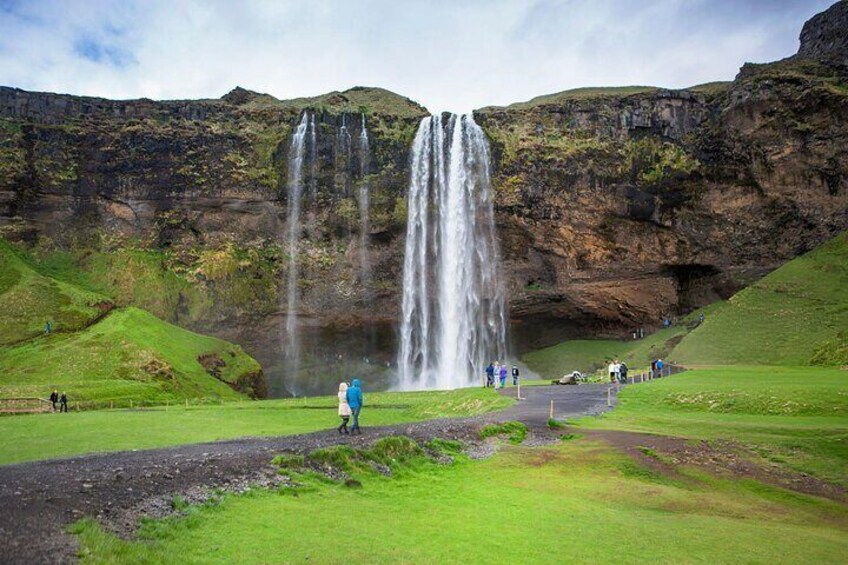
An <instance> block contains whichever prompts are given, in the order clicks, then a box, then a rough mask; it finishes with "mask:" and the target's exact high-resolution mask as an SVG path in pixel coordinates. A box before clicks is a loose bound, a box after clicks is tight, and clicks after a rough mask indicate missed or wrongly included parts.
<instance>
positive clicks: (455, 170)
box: [398, 115, 506, 390]
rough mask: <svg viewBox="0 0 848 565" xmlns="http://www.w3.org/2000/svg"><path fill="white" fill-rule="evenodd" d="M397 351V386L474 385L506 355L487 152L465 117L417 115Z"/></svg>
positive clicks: (480, 135) (479, 131) (482, 139)
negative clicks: (420, 120)
mask: <svg viewBox="0 0 848 565" xmlns="http://www.w3.org/2000/svg"><path fill="white" fill-rule="evenodd" d="M408 214H409V215H408V218H407V228H406V248H405V255H404V268H403V303H402V318H401V329H400V351H399V353H398V375H399V376H398V378H399V382H398V385H399V388H401V389H407V390H408V389H421V388H439V389H448V388H456V387H462V386H468V385H471V384H476V383H479V382H481V379H482V375H483V370H484V367H485V366H486V365H487V364H488V363H489V362H490V361H495V360H500V361H502V362H503V361H505V358H506V312H505V310H506V309H505V300H504V291H503V285H502V283H501V280H500V277H499V270H500V268H501V266H500V252H499V249H498V243H497V238H496V237H495V222H494V212H493V206H492V190H491V181H490V176H489V146H488V143H487V141H486V136H485V134H484V133H483V130H482V129H480V127H479V126H478V125H477V124H476V123H475V122H474V119H473V117H472V116H469V115H463V116H456V115H451V116H450V117H449V118H447V119H446V120H445V119H443V118H442V117H441V116H430V117H428V118H425V119H424V120H423V121H422V122H421V125H420V126H419V128H418V133H417V134H416V136H415V141H414V143H413V147H412V171H411V179H410V183H409V204H408Z"/></svg>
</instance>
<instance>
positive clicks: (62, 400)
mask: <svg viewBox="0 0 848 565" xmlns="http://www.w3.org/2000/svg"><path fill="white" fill-rule="evenodd" d="M67 411H68V395H67V394H65V393H64V392H63V393H62V396H60V397H59V412H67Z"/></svg>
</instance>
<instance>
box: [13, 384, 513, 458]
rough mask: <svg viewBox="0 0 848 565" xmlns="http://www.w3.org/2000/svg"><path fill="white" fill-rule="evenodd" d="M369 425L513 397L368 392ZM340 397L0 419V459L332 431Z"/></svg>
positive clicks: (494, 404) (505, 402) (462, 412)
mask: <svg viewBox="0 0 848 565" xmlns="http://www.w3.org/2000/svg"><path fill="white" fill-rule="evenodd" d="M365 396H366V407H365V409H364V410H363V412H362V417H361V422H362V425H363V426H364V427H367V426H379V425H388V424H397V423H402V422H417V421H422V420H428V419H433V418H441V417H459V416H473V415H477V414H482V413H484V412H489V411H492V410H498V409H501V408H504V407H506V406H509V405H511V404H512V403H513V400H511V399H507V398H503V397H501V396H499V395H497V394H496V393H495V392H494V391H492V390H491V389H479V388H469V389H460V390H455V391H438V392H408V393H387V392H381V393H369V392H367V391H366V394H365ZM337 407H338V404H337V399H336V398H335V397H329V396H327V397H316V398H297V399H282V400H266V401H245V402H234V403H225V404H224V405H205V406H204V405H202V406H190V408H188V409H186V408H185V406H184V405H183V404H178V405H172V406H170V407H167V408H166V407H165V406H162V407H158V408H149V409H143V410H96V411H88V412H85V411H83V412H70V413H68V414H33V415H28V416H10V417H0V464H8V463H19V462H23V461H33V460H37V459H50V458H55V457H66V456H71V455H79V454H83V453H92V452H104V451H120V450H127V449H148V448H154V447H166V446H171V445H180V444H186V443H199V442H207V441H216V440H223V439H232V438H237V437H245V436H279V435H290V434H300V433H307V432H314V431H317V430H325V429H330V428H332V427H334V426H337V425H338V424H339V419H338V416H337V415H336V410H337Z"/></svg>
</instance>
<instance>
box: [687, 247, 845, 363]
mask: <svg viewBox="0 0 848 565" xmlns="http://www.w3.org/2000/svg"><path fill="white" fill-rule="evenodd" d="M674 359H675V360H676V361H678V362H680V363H684V364H687V365H725V364H726V365H733V364H764V365H807V364H810V363H812V362H814V361H815V362H816V363H817V364H822V365H839V364H848V234H842V235H840V236H838V237H836V238H835V239H833V240H831V241H829V242H828V243H825V244H824V245H822V246H820V247H818V248H817V249H815V250H813V251H811V252H809V253H807V254H806V255H803V256H801V257H798V258H797V259H794V260H792V261H790V262H789V263H787V264H785V265H783V266H782V267H780V268H779V269H777V270H776V271H774V272H772V273H771V274H769V275H768V276H766V277H764V278H763V279H761V280H759V281H757V282H756V283H754V284H752V285H751V286H749V287H748V288H746V289H744V290H742V291H741V292H739V293H737V294H736V295H735V296H733V297H732V298H731V299H730V300H729V301H728V302H727V304H726V305H725V306H724V307H723V308H721V309H720V310H718V311H717V312H716V313H715V315H714V316H708V317H707V320H706V321H705V322H704V323H703V324H702V325H701V326H699V327H698V328H697V329H695V330H694V331H693V332H692V333H690V334H689V335H687V336H686V337H685V338H684V339H683V341H682V342H681V343H680V345H678V346H677V347H676V348H675V350H674Z"/></svg>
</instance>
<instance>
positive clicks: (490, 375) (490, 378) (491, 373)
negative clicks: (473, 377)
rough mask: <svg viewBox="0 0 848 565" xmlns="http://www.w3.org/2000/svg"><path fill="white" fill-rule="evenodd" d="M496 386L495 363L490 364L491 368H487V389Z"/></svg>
mask: <svg viewBox="0 0 848 565" xmlns="http://www.w3.org/2000/svg"><path fill="white" fill-rule="evenodd" d="M494 384H495V365H494V363H489V366H488V367H486V388H489V387H490V386H494Z"/></svg>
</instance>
